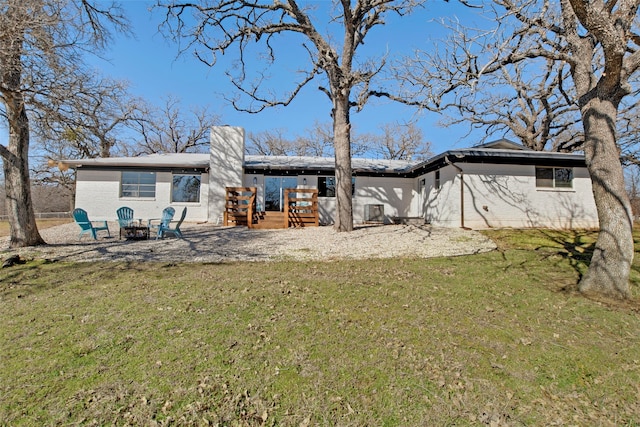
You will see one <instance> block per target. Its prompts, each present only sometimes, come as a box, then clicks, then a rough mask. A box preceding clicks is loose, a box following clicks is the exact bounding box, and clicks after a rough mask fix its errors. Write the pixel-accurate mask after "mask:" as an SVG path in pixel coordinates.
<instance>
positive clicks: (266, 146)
mask: <svg viewBox="0 0 640 427" xmlns="http://www.w3.org/2000/svg"><path fill="white" fill-rule="evenodd" d="M285 133H286V130H285V129H271V130H267V131H264V132H252V133H249V135H247V139H248V142H247V147H246V151H247V153H248V154H255V155H260V156H292V155H294V152H293V142H292V141H290V140H289V139H287V137H286V135H285Z"/></svg>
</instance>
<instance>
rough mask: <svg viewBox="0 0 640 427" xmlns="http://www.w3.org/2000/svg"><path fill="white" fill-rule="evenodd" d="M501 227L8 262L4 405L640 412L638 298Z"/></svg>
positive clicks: (225, 412) (577, 419)
mask: <svg viewBox="0 0 640 427" xmlns="http://www.w3.org/2000/svg"><path fill="white" fill-rule="evenodd" d="M518 235H520V237H518ZM494 236H495V237H496V238H497V239H499V241H500V247H501V248H502V249H501V250H500V251H495V252H492V253H488V254H481V255H474V256H465V257H456V258H441V259H432V260H423V259H387V260H375V261H336V262H322V263H320V262H319V263H315V262H299V263H293V262H281V263H231V264H204V265H193V264H178V265H174V264H171V265H169V264H150V263H132V264H125V263H119V264H114V263H94V264H83V263H77V264H64V263H48V264H47V263H44V262H42V261H33V262H30V263H27V264H25V265H21V266H16V267H13V268H11V269H6V270H2V271H0V283H1V284H0V307H1V308H0V322H2V324H3V328H2V332H1V333H0V348H2V349H3V350H2V351H3V353H2V355H3V359H2V360H3V363H2V364H0V377H2V378H3V381H2V384H0V402H1V403H0V419H2V420H3V422H5V423H7V424H8V425H54V424H80V425H104V424H115V425H151V424H158V425H204V424H207V423H208V424H219V425H252V426H263V425H284V426H300V425H327V426H328V425H343V426H361V425H388V426H400V425H402V426H404V425H483V424H486V425H550V424H561V425H562V424H569V425H637V424H638V423H640V409H639V406H638V404H637V402H638V398H639V397H640V386H639V385H638V384H640V357H639V356H638V355H640V336H639V335H638V331H640V316H639V311H638V309H637V308H638V300H637V299H635V300H633V301H632V302H631V303H629V304H628V305H627V306H625V307H621V306H615V307H614V306H611V305H607V304H603V303H601V302H597V301H591V300H587V299H585V298H582V297H581V296H579V295H576V294H575V293H572V292H567V291H566V289H567V288H568V287H570V286H571V285H572V284H575V282H576V281H577V278H578V277H579V274H580V271H581V268H582V266H581V265H580V263H581V262H583V260H578V261H575V259H574V258H573V255H572V256H569V255H568V252H566V251H567V249H566V247H565V246H564V245H562V244H560V245H559V246H556V245H557V243H552V242H547V241H545V242H542V241H541V242H534V240H535V239H538V237H537V235H532V236H529V235H528V234H527V233H524V232H515V231H512V232H510V233H504V234H495V235H494ZM568 238H569V239H572V238H573V237H568ZM518 240H521V241H522V244H521V246H519V245H518V243H517V242H518ZM552 240H553V239H552ZM534 246H535V247H534ZM563 251H565V252H563ZM569 252H571V251H569ZM571 253H572V252H571ZM635 268H636V269H637V264H636V266H635ZM633 278H634V283H633V292H634V295H638V291H639V289H638V275H637V272H635V273H634V276H633Z"/></svg>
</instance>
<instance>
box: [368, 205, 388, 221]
mask: <svg viewBox="0 0 640 427" xmlns="http://www.w3.org/2000/svg"><path fill="white" fill-rule="evenodd" d="M364 222H384V205H364Z"/></svg>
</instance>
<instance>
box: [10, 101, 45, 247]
mask: <svg viewBox="0 0 640 427" xmlns="http://www.w3.org/2000/svg"><path fill="white" fill-rule="evenodd" d="M7 98H8V97H7V96H6V95H5V99H6V107H7V116H8V123H9V144H8V145H7V148H6V150H3V152H2V157H3V160H4V163H3V166H4V177H5V193H6V205H7V206H6V207H7V214H8V216H9V228H10V232H11V241H10V246H11V247H12V248H15V247H24V246H35V245H43V244H45V242H44V240H43V239H42V237H40V233H39V232H38V227H37V226H36V220H35V215H34V212H33V202H32V199H31V183H30V179H29V120H28V118H27V112H26V110H25V106H24V99H23V96H22V94H20V93H15V92H14V93H13V94H12V97H11V98H10V99H7Z"/></svg>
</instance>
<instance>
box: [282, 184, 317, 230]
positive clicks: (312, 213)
mask: <svg viewBox="0 0 640 427" xmlns="http://www.w3.org/2000/svg"><path fill="white" fill-rule="evenodd" d="M284 200H285V202H284V221H285V224H284V227H285V228H289V227H309V226H311V227H317V226H318V225H319V221H318V189H317V188H287V189H285V190H284Z"/></svg>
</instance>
